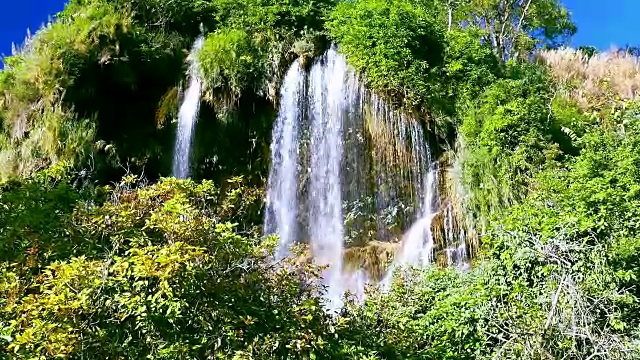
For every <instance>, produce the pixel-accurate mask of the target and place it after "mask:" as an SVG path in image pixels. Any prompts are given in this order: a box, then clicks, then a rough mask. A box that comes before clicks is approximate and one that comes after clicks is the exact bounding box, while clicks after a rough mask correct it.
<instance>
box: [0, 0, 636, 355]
mask: <svg viewBox="0 0 640 360" xmlns="http://www.w3.org/2000/svg"><path fill="white" fill-rule="evenodd" d="M575 31H576V27H575V25H574V24H573V23H572V22H571V18H570V16H569V14H568V12H567V11H566V9H564V8H563V7H562V6H561V5H560V4H559V2H558V1H557V0H528V1H525V0H354V1H332V0H319V1H318V0H316V1H312V0H287V1H276V0H245V1H237V0H234V1H231V0H197V1H194V0H176V1H164V0H129V1H125V0H115V1H106V0H71V1H70V2H69V4H67V6H66V8H65V10H64V11H63V12H62V13H60V14H58V16H57V17H56V21H55V22H53V23H51V24H49V25H48V26H46V27H45V28H43V29H42V30H41V31H39V32H38V33H37V34H36V35H35V36H33V37H32V38H30V39H27V41H26V43H25V44H24V46H23V48H22V49H20V50H19V51H17V52H16V53H15V54H14V55H13V56H11V57H8V58H5V59H4V63H5V69H4V70H2V71H0V181H1V182H0V358H7V359H9V358H12V359H13V358H16V359H46V358H71V359H86V358H89V359H102V358H105V359H124V358H132V359H138V358H148V359H209V358H211V359H213V358H216V359H285V358H286V359H288V358H301V359H320V358H322V359H341V358H343V359H499V358H507V359H514V358H522V359H638V358H640V302H639V300H640V288H639V287H638V286H639V285H640V103H639V102H638V101H637V92H638V89H639V88H640V65H639V62H638V58H637V54H633V53H632V51H618V52H610V53H603V54H597V53H595V52H594V51H593V49H583V50H571V49H557V47H558V46H559V45H561V44H562V43H563V41H564V40H566V39H567V37H569V36H571V35H572V34H573V33H575ZM201 35H203V36H204V37H205V40H204V47H203V49H202V51H200V52H199V54H198V58H199V60H200V64H201V67H200V71H201V73H202V74H201V75H202V77H203V79H205V84H204V85H205V96H204V98H205V102H206V104H204V106H203V108H202V111H201V114H200V119H199V123H198V129H197V134H198V135H197V137H196V139H195V152H194V163H196V164H197V165H198V166H197V167H196V168H194V179H196V180H195V181H192V180H184V181H179V180H175V179H171V178H163V177H162V176H166V175H168V172H169V167H170V164H169V163H170V160H171V156H172V139H173V134H174V130H175V124H174V121H173V120H174V119H175V117H176V113H177V110H178V101H179V93H180V91H179V88H180V87H181V83H182V82H184V79H185V71H186V68H185V65H184V64H185V58H186V56H187V53H188V51H189V49H190V47H191V46H192V44H193V43H194V41H195V39H196V38H197V37H198V36H201ZM331 42H335V43H337V44H338V46H339V48H340V50H341V51H342V52H343V53H344V54H345V55H346V57H347V59H348V61H349V63H350V64H351V65H352V66H353V67H354V68H355V69H357V70H358V71H359V72H360V74H362V76H363V77H364V79H365V80H366V82H367V86H369V87H370V88H371V89H373V90H375V91H377V92H378V93H380V94H383V95H384V96H385V97H386V99H387V100H388V101H389V102H392V103H394V104H395V105H396V106H398V107H402V108H404V109H405V110H406V111H407V112H410V113H412V114H414V115H415V116H416V118H418V119H420V121H422V122H423V124H424V125H425V127H426V128H427V129H429V130H430V131H431V133H432V134H433V135H434V136H435V137H436V138H437V139H438V147H439V152H440V153H442V154H443V155H442V159H443V160H442V161H443V162H446V161H449V165H451V166H452V168H453V169H454V170H456V171H454V172H453V173H454V174H457V176H454V177H453V179H452V184H451V186H452V187H453V188H455V190H456V191H455V194H456V198H455V206H456V209H457V211H458V212H459V213H461V214H464V217H465V219H464V220H465V221H466V223H467V226H468V227H469V228H471V229H474V230H475V233H476V236H477V237H478V238H479V239H480V243H481V248H480V249H479V251H478V254H477V255H476V258H475V260H474V263H473V266H472V268H471V270H469V271H466V272H461V271H458V270H455V269H443V268H437V267H432V268H427V269H415V270H414V273H413V274H412V276H410V277H404V278H398V279H397V281H396V282H395V283H394V285H393V287H392V289H391V291H390V292H389V293H380V292H378V291H377V290H375V289H371V291H370V293H369V294H368V296H367V299H366V301H365V302H364V303H363V304H357V303H348V304H347V305H346V306H345V308H344V309H343V310H342V311H341V312H340V313H339V314H328V313H326V312H325V311H324V310H323V307H322V299H321V298H320V297H319V296H318V286H319V285H318V284H319V282H318V277H319V274H320V271H319V269H317V268H314V267H313V266H310V265H301V264H298V263H293V262H292V263H291V264H290V266H286V267H282V266H274V265H273V264H272V263H271V262H270V261H269V255H270V254H271V253H272V250H273V245H274V243H275V239H273V238H267V239H262V238H261V221H262V207H263V205H262V204H263V196H264V194H263V190H262V189H263V187H264V178H265V175H266V170H267V168H268V158H269V149H268V144H269V135H270V129H271V122H272V121H273V118H274V114H275V110H276V108H277V104H275V103H276V102H277V89H278V86H279V83H280V80H281V78H282V75H283V73H284V71H286V69H287V67H288V65H289V64H290V63H291V62H292V61H293V60H294V59H295V58H296V57H301V58H303V59H307V60H308V59H310V58H312V57H314V56H316V55H317V54H319V53H321V52H322V51H323V50H324V49H326V48H327V47H328V46H329V44H330V43H331ZM202 179H208V180H202Z"/></svg>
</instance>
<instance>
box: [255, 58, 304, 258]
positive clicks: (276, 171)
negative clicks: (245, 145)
mask: <svg viewBox="0 0 640 360" xmlns="http://www.w3.org/2000/svg"><path fill="white" fill-rule="evenodd" d="M304 86H305V73H304V71H303V69H302V65H301V64H300V61H299V60H296V61H295V62H294V63H293V65H292V66H291V68H290V69H289V71H288V72H287V74H286V76H285V77H284V80H283V82H282V87H281V89H280V110H279V113H278V118H277V119H276V122H275V125H274V128H273V136H272V137H273V139H272V141H271V168H270V171H269V180H268V186H267V201H266V216H265V222H264V233H265V234H277V235H278V236H279V237H280V241H279V244H278V248H277V250H276V254H275V258H276V260H281V259H283V258H285V257H286V256H287V255H288V254H289V247H290V246H291V245H292V244H293V242H294V241H295V240H296V230H297V214H298V147H299V136H298V125H299V123H300V121H301V119H300V117H301V116H302V112H301V109H300V103H301V101H302V96H303V93H304Z"/></svg>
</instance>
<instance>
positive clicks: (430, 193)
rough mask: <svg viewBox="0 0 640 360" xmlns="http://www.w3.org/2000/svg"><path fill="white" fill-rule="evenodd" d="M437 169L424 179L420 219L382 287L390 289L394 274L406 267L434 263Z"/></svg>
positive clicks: (409, 234)
mask: <svg viewBox="0 0 640 360" xmlns="http://www.w3.org/2000/svg"><path fill="white" fill-rule="evenodd" d="M437 174H438V170H437V167H435V166H432V167H431V169H429V171H428V173H427V176H426V178H425V179H424V183H423V186H421V189H422V191H423V194H422V195H423V196H422V201H423V202H422V206H421V209H420V213H419V217H418V219H417V220H416V222H414V223H413V225H411V227H410V228H409V230H408V231H407V232H406V233H405V234H404V236H403V237H402V242H401V245H400V246H401V247H400V251H399V253H398V254H397V255H396V258H395V259H394V261H393V263H392V264H391V266H390V267H389V270H387V274H386V275H385V277H384V279H383V280H382V287H383V288H384V289H389V287H390V285H391V279H392V278H393V276H394V272H395V270H396V269H398V268H402V267H406V266H428V265H430V264H431V262H432V261H433V250H434V243H433V234H432V233H431V223H432V221H433V218H434V216H435V215H436V212H435V210H434V209H436V201H437V183H438V181H437Z"/></svg>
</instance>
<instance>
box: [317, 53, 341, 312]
mask: <svg viewBox="0 0 640 360" xmlns="http://www.w3.org/2000/svg"><path fill="white" fill-rule="evenodd" d="M346 79H347V64H346V62H345V61H344V59H343V58H342V57H341V56H339V55H338V53H337V51H336V50H335V49H334V48H332V49H330V50H329V51H328V52H327V54H325V56H323V57H322V58H320V59H318V60H317V61H316V62H315V63H314V64H313V66H312V68H311V78H310V81H309V82H310V86H309V91H310V94H309V95H310V107H311V112H310V115H311V147H310V148H311V173H310V176H311V179H310V190H309V200H308V201H309V222H310V224H309V230H310V242H311V252H312V254H313V257H314V260H315V261H316V263H317V264H318V265H321V266H329V268H328V269H327V270H326V271H324V273H323V279H324V282H325V286H327V295H328V299H329V307H330V308H333V309H336V308H340V306H341V301H340V300H341V297H342V291H341V276H342V252H343V240H344V239H343V218H342V187H341V176H340V174H341V167H342V156H343V140H342V129H343V122H344V114H345V111H346V109H347V106H348V105H349V104H348V102H347V101H346V100H347V97H346V96H345V91H344V88H345V81H346Z"/></svg>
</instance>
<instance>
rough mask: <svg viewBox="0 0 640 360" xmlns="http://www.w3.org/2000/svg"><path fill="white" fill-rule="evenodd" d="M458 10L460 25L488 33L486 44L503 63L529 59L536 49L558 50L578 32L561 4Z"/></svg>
mask: <svg viewBox="0 0 640 360" xmlns="http://www.w3.org/2000/svg"><path fill="white" fill-rule="evenodd" d="M454 2H455V1H453V0H449V1H448V3H449V4H453V3H454ZM449 8H450V9H453V8H452V7H449ZM458 9H459V10H458V11H459V13H458V16H457V18H458V19H459V20H461V21H462V22H461V23H462V24H473V25H476V26H478V27H480V28H482V29H484V30H486V31H487V39H486V40H487V41H489V42H490V43H491V45H492V46H493V48H494V50H495V52H496V55H497V56H498V57H500V58H501V59H504V60H508V59H511V58H516V57H519V56H526V55H528V54H529V53H530V52H531V50H533V49H534V48H536V47H540V46H547V47H556V46H559V45H561V44H563V43H566V41H567V40H568V39H569V38H570V37H571V36H573V35H574V34H575V32H576V30H577V28H576V25H575V24H574V23H573V22H572V21H571V15H570V13H569V11H568V10H567V9H566V8H565V7H564V6H562V4H560V2H559V0H464V2H463V3H461V4H460V6H459V7H458Z"/></svg>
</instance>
